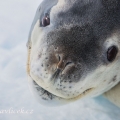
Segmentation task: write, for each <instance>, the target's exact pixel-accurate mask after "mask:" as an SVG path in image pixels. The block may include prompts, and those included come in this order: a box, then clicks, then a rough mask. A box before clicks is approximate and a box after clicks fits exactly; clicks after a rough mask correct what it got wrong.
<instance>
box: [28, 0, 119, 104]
mask: <svg viewBox="0 0 120 120" xmlns="http://www.w3.org/2000/svg"><path fill="white" fill-rule="evenodd" d="M119 13H120V1H119V0H84V1H83V0H51V1H50V0H43V2H42V3H41V4H40V6H39V7H38V10H37V12H36V16H35V19H34V21H33V24H32V27H31V30H30V35H29V40H28V43H27V46H28V62H27V72H28V77H29V81H30V85H31V88H32V91H33V94H34V95H36V97H37V98H38V100H39V101H40V102H41V103H43V104H45V105H53V104H54V105H55V104H56V105H58V104H60V105H61V104H66V103H69V102H71V101H75V100H77V99H80V98H85V97H94V96H97V95H100V94H102V93H104V92H106V91H108V90H109V89H111V88H112V87H113V86H115V85H116V84H118V82H119V81H120V75H119V70H120V14H119Z"/></svg>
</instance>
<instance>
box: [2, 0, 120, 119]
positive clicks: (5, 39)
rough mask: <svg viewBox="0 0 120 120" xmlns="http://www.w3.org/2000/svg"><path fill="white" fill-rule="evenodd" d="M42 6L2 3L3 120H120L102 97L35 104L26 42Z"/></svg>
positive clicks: (31, 0)
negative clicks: (55, 105) (36, 14)
mask: <svg viewBox="0 0 120 120" xmlns="http://www.w3.org/2000/svg"><path fill="white" fill-rule="evenodd" d="M39 3H40V0H36V1H35V0H20V1H18V0H0V55H1V56H0V94H1V95H0V120H21V119H22V120H120V109H119V108H117V107H116V106H114V105H113V104H111V103H110V102H109V101H107V100H106V99H104V98H103V97H102V96H100V97H97V98H94V99H86V100H80V101H77V102H74V103H71V104H68V105H65V106H61V107H52V108H51V107H45V106H42V105H40V104H39V103H37V102H36V100H34V98H33V97H32V94H31V93H30V90H29V88H28V81H27V77H26V70H25V68H26V42H27V38H28V32H29V29H30V25H31V23H32V20H33V17H34V15H35V11H36V9H37V6H38V5H39ZM21 109H22V110H24V112H23V113H21V112H20V111H19V112H18V113H17V111H18V110H21ZM3 110H4V111H3ZM5 110H6V111H5ZM12 110H14V111H15V110H16V111H15V113H12ZM27 110H29V113H25V111H27ZM30 112H31V113H30Z"/></svg>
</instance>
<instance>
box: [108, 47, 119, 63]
mask: <svg viewBox="0 0 120 120" xmlns="http://www.w3.org/2000/svg"><path fill="white" fill-rule="evenodd" d="M117 53H118V48H117V47H116V46H111V47H109V48H108V51H107V60H108V61H109V62H113V61H114V59H115V58H116V55H117Z"/></svg>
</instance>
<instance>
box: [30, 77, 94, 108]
mask: <svg viewBox="0 0 120 120" xmlns="http://www.w3.org/2000/svg"><path fill="white" fill-rule="evenodd" d="M28 81H29V87H30V89H31V91H32V94H33V96H34V97H35V98H37V100H38V102H40V103H41V104H43V105H47V106H59V105H64V104H68V103H70V102H73V101H76V100H78V99H82V98H86V97H87V96H90V94H91V92H92V91H93V89H94V88H89V89H87V90H85V91H84V92H82V93H81V94H80V95H78V96H77V97H73V98H69V99H65V98H62V97H60V96H59V95H58V96H57V95H54V94H53V93H51V92H49V91H47V90H45V89H44V88H42V87H41V86H39V85H38V84H37V83H36V82H35V80H33V79H32V78H31V77H30V76H28Z"/></svg>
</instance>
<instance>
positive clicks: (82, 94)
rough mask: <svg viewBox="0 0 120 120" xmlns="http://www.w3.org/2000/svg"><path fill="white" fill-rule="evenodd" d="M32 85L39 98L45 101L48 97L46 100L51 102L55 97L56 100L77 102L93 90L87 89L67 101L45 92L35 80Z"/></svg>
mask: <svg viewBox="0 0 120 120" xmlns="http://www.w3.org/2000/svg"><path fill="white" fill-rule="evenodd" d="M33 84H34V85H35V88H36V89H37V91H39V93H40V96H41V97H42V96H43V99H44V100H46V98H45V97H48V98H49V99H51V100H52V99H53V98H55V97H57V98H59V99H65V100H75V99H76V100H77V99H79V98H82V97H83V96H84V97H85V96H86V95H87V94H89V93H90V92H91V91H92V90H93V89H94V88H89V89H87V90H85V91H84V92H82V93H81V94H79V95H78V96H76V97H73V98H68V99H67V98H62V97H60V96H57V95H55V94H53V93H51V92H49V91H47V90H45V89H44V88H43V87H41V86H40V85H38V84H37V83H36V81H35V80H33ZM44 96H45V97H44Z"/></svg>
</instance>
